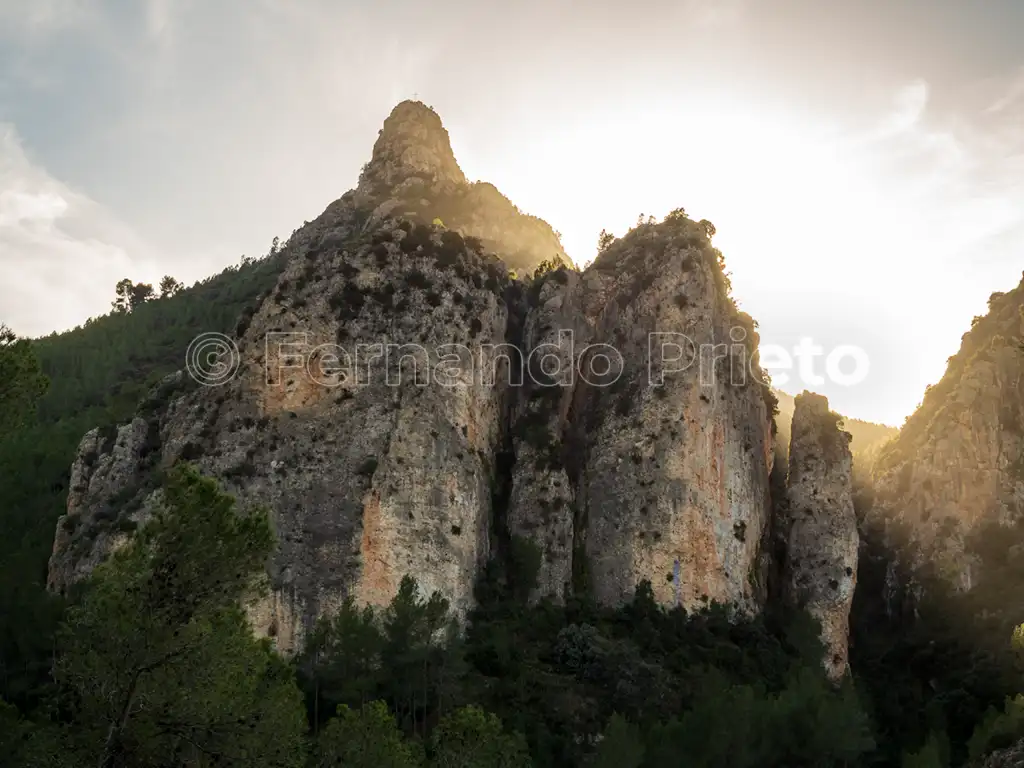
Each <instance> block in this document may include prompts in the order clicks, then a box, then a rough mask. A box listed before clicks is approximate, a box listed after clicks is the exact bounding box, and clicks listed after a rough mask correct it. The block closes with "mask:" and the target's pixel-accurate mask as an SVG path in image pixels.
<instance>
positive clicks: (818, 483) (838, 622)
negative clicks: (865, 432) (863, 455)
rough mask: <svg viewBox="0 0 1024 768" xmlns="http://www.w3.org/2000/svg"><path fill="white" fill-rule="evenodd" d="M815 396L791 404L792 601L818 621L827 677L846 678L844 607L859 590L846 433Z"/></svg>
mask: <svg viewBox="0 0 1024 768" xmlns="http://www.w3.org/2000/svg"><path fill="white" fill-rule="evenodd" d="M839 421H840V417H839V415H838V414H835V413H832V412H831V411H830V410H829V408H828V400H827V399H825V398H824V397H822V396H821V395H815V394H812V393H810V392H804V393H803V394H801V395H798V396H797V398H796V405H795V410H794V413H793V432H792V441H791V443H790V450H789V477H788V487H787V496H788V508H789V513H790V516H791V519H790V520H789V543H788V547H787V563H786V567H787V576H788V583H789V590H790V595H791V598H792V599H793V600H794V601H795V602H796V604H797V605H799V606H801V607H804V608H806V609H807V611H808V613H810V614H811V616H813V617H814V618H815V619H817V620H818V621H819V622H820V623H821V639H822V641H823V642H824V644H825V648H826V656H825V660H824V665H825V671H826V672H827V673H828V675H829V677H831V678H832V679H833V680H838V679H839V678H841V677H842V676H843V675H844V674H845V673H846V668H847V658H848V655H847V650H848V648H847V644H848V633H849V619H850V606H851V604H852V603H853V592H854V588H855V587H856V585H857V547H858V545H859V542H860V537H859V536H858V533H857V518H856V515H855V513H854V509H853V487H852V472H853V459H852V456H851V453H850V445H849V443H850V440H849V434H848V433H846V432H844V431H843V430H842V429H841V428H840V426H839Z"/></svg>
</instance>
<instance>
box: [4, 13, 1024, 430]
mask: <svg viewBox="0 0 1024 768" xmlns="http://www.w3.org/2000/svg"><path fill="white" fill-rule="evenodd" d="M1022 35H1024V3H1021V2H1019V0H987V2H985V3H973V4H967V3H964V2H962V1H960V0H886V1H885V2H881V1H880V0H861V1H860V2H855V3H854V2H849V1H848V0H844V2H838V1H837V0H757V2H755V1H754V0H674V1H673V2H656V1H654V0H634V2H631V3H622V2H614V3H612V2H604V0H589V1H588V2H569V1H568V0H521V1H519V2H514V3H510V2H507V1H506V2H501V3H498V2H490V1H489V0H473V2H470V1H469V0H457V1H455V0H451V1H447V0H439V1H438V2H434V3H429V4H428V3H418V2H411V0H404V1H402V2H399V1H397V0H374V1H373V2H369V1H368V0H366V1H364V2H346V1H345V0H102V1H101V0H95V1H92V2H90V1H89V0H32V2H25V1H24V0H0V321H3V322H6V323H7V324H8V325H10V326H11V327H13V328H14V330H15V331H17V332H19V333H21V334H24V335H30V336H37V335H43V334H46V333H49V332H52V331H59V330H64V329H68V328H72V327H75V326H76V325H79V324H80V323H82V322H84V321H85V319H86V318H88V317H90V316H96V315H100V314H103V313H105V312H106V311H108V310H109V305H110V301H111V299H112V298H113V292H114V285H115V283H116V282H117V281H118V280H119V279H121V278H123V277H130V278H132V279H134V280H144V281H147V282H150V281H158V280H159V278H160V277H161V276H162V275H164V274H170V275H172V276H174V277H176V278H178V279H179V280H182V281H184V282H186V283H192V282H194V281H196V280H198V279H201V278H203V277H206V276H208V275H210V274H212V273H214V272H217V271H220V270H221V269H223V268H224V267H225V266H227V265H229V264H233V263H237V262H238V260H239V258H240V257H241V256H242V255H243V254H246V255H250V256H252V255H259V254H262V253H265V252H266V250H267V249H268V247H269V244H270V242H271V240H272V239H273V237H275V236H280V237H281V238H282V239H285V238H287V236H288V235H289V234H290V233H291V232H292V231H293V230H294V229H295V228H297V227H298V226H300V225H301V224H302V223H303V222H304V221H306V220H311V219H313V218H315V217H316V216H317V215H319V213H320V212H321V211H322V210H323V209H324V208H325V207H326V206H327V204H328V203H330V202H331V201H332V200H334V199H336V198H338V197H340V196H341V195H342V194H343V193H344V192H345V191H346V190H348V189H350V188H351V187H353V186H354V185H355V182H356V179H357V177H358V173H359V169H360V168H361V166H362V164H363V163H364V162H366V160H367V159H369V155H370V150H371V148H372V145H373V142H374V140H375V139H376V136H377V131H378V130H379V128H380V124H381V123H382V122H383V120H384V118H385V117H386V116H387V114H388V113H389V112H390V110H391V108H392V107H393V106H394V105H395V104H396V103H398V102H399V101H401V100H403V99H406V98H417V99H420V100H422V101H424V102H425V103H427V104H429V105H431V106H432V107H433V108H434V109H435V110H437V112H438V113H439V114H440V115H441V117H442V119H443V121H444V123H445V125H446V127H447V128H448V130H449V133H450V134H451V137H452V145H453V148H454V150H455V154H456V157H457V158H458V160H459V163H460V164H461V166H462V168H463V170H464V171H465V172H466V175H467V176H468V177H470V178H471V179H481V180H486V181H490V182H492V183H493V184H495V185H496V186H497V187H498V188H499V189H500V190H502V192H504V193H505V194H506V195H507V196H508V197H509V198H510V199H512V200H513V201H514V202H515V203H516V204H517V205H518V206H519V207H520V208H521V209H523V210H525V211H527V212H529V213H533V214H535V215H538V216H541V217H542V218H545V219H546V220H547V221H549V222H550V223H551V225H552V226H553V227H554V228H555V229H556V230H558V231H559V232H561V233H562V236H563V242H564V245H565V247H566V250H567V252H568V253H569V254H570V256H572V257H573V258H574V259H575V260H576V261H577V262H579V263H585V262H587V261H589V260H590V259H592V258H593V256H594V255H595V251H596V243H597V236H598V233H599V232H600V231H601V230H602V229H607V230H609V231H611V232H613V233H615V234H620V235H621V234H624V233H625V232H626V230H628V228H629V227H630V226H631V225H632V224H633V223H635V221H636V219H637V217H638V215H639V214H641V213H643V214H653V215H656V216H659V217H660V216H663V215H664V214H665V213H667V212H668V211H670V210H672V209H674V208H678V207H684V208H685V209H686V210H687V212H688V213H689V214H690V215H691V217H693V218H707V219H709V220H711V221H712V222H714V224H715V226H716V228H717V234H716V236H715V244H716V246H717V247H719V248H720V249H721V250H722V251H723V253H724V255H725V259H726V263H727V267H728V269H729V271H730V272H731V279H732V283H733V292H734V295H735V296H736V298H737V300H738V301H739V303H740V305H741V307H742V308H743V309H744V310H745V311H747V312H749V313H750V314H751V315H753V317H754V318H755V319H756V320H757V321H758V323H759V325H760V333H761V339H762V345H765V347H766V348H767V347H768V346H769V345H770V348H771V350H772V362H773V363H774V364H775V365H774V367H773V369H772V373H773V377H774V379H775V381H776V383H777V384H779V385H780V386H781V388H783V389H786V390H787V391H790V392H799V391H801V390H802V389H804V388H808V389H812V390H816V391H820V392H822V393H823V394H825V395H827V396H828V397H829V398H830V402H831V405H832V407H833V408H834V409H835V410H837V411H839V412H841V413H844V414H845V415H847V416H852V417H857V418H863V419H868V420H872V421H880V422H885V423H889V424H894V425H899V424H901V423H902V422H903V419H904V418H905V417H906V416H907V415H908V414H909V413H910V412H911V411H912V410H913V409H914V408H915V407H916V405H917V404H918V403H919V402H920V400H921V397H922V395H923V392H924V388H925V386H926V385H928V384H930V383H934V382H935V381H937V380H938V379H939V378H940V377H941V375H942V373H943V371H944V369H945V363H946V359H947V358H948V357H949V356H950V355H952V354H954V353H955V352H956V350H957V349H958V347H959V344H960V337H961V335H962V334H963V333H964V332H965V331H966V330H967V329H968V328H969V327H970V323H971V319H972V318H973V317H974V316H975V315H978V314H983V313H984V312H985V311H986V302H987V299H988V297H989V295H990V294H991V293H993V292H995V291H1007V290H1010V289H1011V288H1013V287H1014V286H1016V285H1017V283H1018V282H1019V281H1020V278H1021V270H1022V269H1024V47H1022V46H1020V44H1019V40H1020V39H1021V37H1022ZM804 339H806V340H807V341H805V342H803V343H804V344H805V346H804V347H801V349H812V350H814V349H817V350H820V352H821V354H820V355H819V356H818V357H816V358H813V361H812V362H813V368H812V369H811V370H810V371H803V372H801V370H800V366H799V364H798V363H797V361H796V360H797V359H796V358H794V357H793V354H792V353H793V350H795V349H797V348H798V345H799V344H800V343H801V340H804ZM806 345H809V347H808V346H806ZM851 350H853V351H851ZM857 350H860V352H857ZM829 354H832V355H833V362H834V363H835V365H834V366H833V372H834V373H835V372H837V375H833V376H829V375H826V374H827V371H826V365H825V362H824V361H825V358H826V356H827V355H829ZM787 355H789V357H790V358H791V360H792V361H793V365H792V367H791V368H788V367H787V366H786V365H785V363H786V359H785V358H786V356H787ZM804 359H806V360H811V358H810V357H805V358H804ZM858 361H859V362H858ZM865 362H866V365H865ZM858 365H860V366H861V367H860V368H859V369H858V368H857V366H858ZM836 366H838V368H836Z"/></svg>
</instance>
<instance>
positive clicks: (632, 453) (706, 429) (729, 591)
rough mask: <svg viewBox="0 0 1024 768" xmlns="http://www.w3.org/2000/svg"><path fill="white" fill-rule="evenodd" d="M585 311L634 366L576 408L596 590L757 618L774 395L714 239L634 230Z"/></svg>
mask: <svg viewBox="0 0 1024 768" xmlns="http://www.w3.org/2000/svg"><path fill="white" fill-rule="evenodd" d="M579 304H580V305H581V307H582V308H583V314H584V317H585V318H586V320H587V322H588V324H589V326H590V327H591V329H592V333H591V343H596V344H606V345H608V346H609V347H613V348H615V349H616V350H618V351H619V352H620V353H621V355H622V363H623V366H622V373H621V376H620V377H619V378H617V379H616V380H615V381H614V382H612V383H604V382H600V383H587V382H584V384H583V386H581V387H580V390H579V392H578V393H577V396H576V402H575V404H574V408H575V412H576V413H577V414H578V417H577V419H576V423H575V424H574V425H573V430H572V438H573V440H574V445H576V446H578V449H579V450H580V451H581V452H582V455H583V458H582V461H581V462H580V463H579V465H578V469H577V470H576V472H575V475H576V477H577V484H578V488H579V494H580V501H579V505H580V507H581V508H582V509H583V510H584V520H583V522H584V526H585V530H584V543H583V546H582V547H581V549H582V551H583V552H584V553H585V556H586V559H585V562H584V563H582V565H583V566H584V567H585V572H586V575H587V579H588V581H589V584H590V586H591V587H592V589H593V590H594V593H595V595H596V596H597V598H598V599H599V600H600V601H602V602H605V603H610V604H614V603H619V602H621V601H623V600H625V599H627V598H629V597H630V596H631V595H632V593H633V590H634V589H635V587H636V585H637V583H638V582H639V581H641V580H645V579H646V580H649V581H650V582H651V586H652V589H653V592H654V596H655V599H656V600H657V601H658V602H660V603H662V604H664V605H682V606H684V607H687V608H693V607H696V606H702V605H705V604H708V603H709V602H712V601H718V602H722V603H726V604H731V605H735V606H739V607H742V608H745V609H755V608H756V607H758V606H759V605H760V602H761V600H762V597H763V593H762V589H761V584H762V581H763V580H762V578H761V577H762V573H761V572H762V564H761V563H760V562H759V557H760V555H761V554H762V551H763V550H762V544H763V538H764V534H765V531H766V527H767V525H768V522H769V510H770V500H769V495H768V477H769V473H770V471H771V462H772V455H773V454H772V430H771V420H772V414H771V411H770V396H769V395H768V393H767V389H766V387H765V385H764V384H763V382H762V378H763V377H762V374H761V371H760V368H759V367H758V365H757V358H756V350H757V336H756V333H755V331H754V326H753V322H752V321H751V320H750V318H749V317H747V316H745V315H743V314H742V313H739V312H737V310H736V307H735V305H734V303H733V302H732V299H731V298H730V297H729V296H728V290H727V285H726V282H725V279H724V276H723V274H722V268H721V265H720V263H719V259H718V255H717V252H716V251H715V250H714V249H713V248H712V247H711V245H710V242H709V238H708V235H707V231H706V230H705V229H704V226H703V225H702V224H699V223H697V222H693V221H691V220H689V219H685V218H682V217H680V218H676V219H671V220H667V221H666V222H664V223H662V224H658V225H653V224H648V225H645V226H643V227H640V228H638V229H636V230H634V231H633V232H631V233H630V235H629V236H627V237H626V238H624V239H623V240H621V241H619V242H617V243H615V244H613V245H612V246H611V247H610V248H609V249H608V250H607V251H606V252H605V253H603V254H602V255H601V256H600V257H599V258H598V259H597V260H596V262H595V263H594V265H593V267H592V268H591V269H589V270H588V271H587V272H586V273H584V275H583V280H582V290H581V298H580V300H579ZM663 345H667V346H663ZM600 351H601V350H600V348H598V350H597V351H596V352H595V354H598V353H600ZM676 357H682V358H683V359H682V360H679V361H676V362H666V363H664V364H662V363H661V362H660V361H661V360H662V359H668V360H673V359H674V358H676ZM581 367H582V368H583V369H588V368H589V367H590V366H589V364H588V361H587V360H584V362H583V364H582V366H581Z"/></svg>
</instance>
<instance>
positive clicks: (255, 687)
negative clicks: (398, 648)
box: [55, 466, 305, 768]
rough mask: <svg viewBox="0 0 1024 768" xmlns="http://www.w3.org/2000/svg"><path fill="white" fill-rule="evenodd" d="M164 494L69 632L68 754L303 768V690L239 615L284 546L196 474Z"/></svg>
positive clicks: (64, 669) (59, 669) (62, 658)
mask: <svg viewBox="0 0 1024 768" xmlns="http://www.w3.org/2000/svg"><path fill="white" fill-rule="evenodd" d="M163 495H164V501H163V506H162V508H161V509H159V510H157V511H156V512H155V513H154V516H153V519H152V520H151V521H150V522H149V523H148V524H147V525H145V526H144V527H143V528H142V529H141V530H140V531H139V533H137V534H136V536H135V537H133V539H132V541H131V542H129V543H128V544H127V545H126V546H124V547H123V548H122V549H121V550H119V551H118V552H116V553H115V554H114V555H112V556H111V558H110V559H109V560H108V561H107V562H106V563H104V564H103V565H100V566H99V567H97V568H96V569H95V571H94V572H93V574H92V576H91V577H90V578H89V580H88V583H87V585H86V591H85V594H84V597H83V599H82V601H81V603H80V604H78V605H76V606H74V607H73V608H71V609H70V611H69V613H68V617H67V621H66V624H65V626H64V627H63V629H62V632H61V633H60V637H59V652H58V657H57V663H56V670H55V672H56V679H57V682H58V683H59V684H60V686H61V688H62V690H63V691H64V697H65V700H66V701H69V702H73V705H72V710H73V722H72V724H71V727H69V728H68V729H67V731H66V733H65V747H66V748H68V749H69V750H71V751H72V752H73V754H74V755H75V756H76V758H77V759H78V760H79V761H80V762H81V764H89V765H99V766H100V767H101V768H113V767H114V766H139V767H140V768H143V767H145V766H163V765H168V764H174V765H197V766H198V765H211V764H217V765H237V766H268V767H269V766H298V765H301V763H302V757H303V754H302V738H303V733H304V731H305V722H304V720H305V718H304V716H303V712H302V705H301V694H300V693H299V691H298V688H297V686H296V685H295V682H294V678H293V675H292V673H291V671H290V669H289V668H288V666H287V665H286V664H285V663H284V662H283V661H282V660H280V659H279V658H278V657H277V656H276V655H275V654H274V653H273V651H272V650H271V649H270V647H269V644H268V643H267V642H266V641H257V640H255V639H254V638H253V636H252V630H251V628H250V626H249V624H248V622H247V621H246V618H245V615H244V612H243V610H242V607H241V605H242V601H243V599H245V598H247V597H251V596H253V595H254V592H255V591H256V590H255V587H256V585H257V583H258V582H259V581H260V577H261V576H262V573H263V563H264V561H265V559H266V558H267V556H268V555H269V553H270V551H271V548H272V546H273V537H272V535H271V531H270V525H269V522H268V520H267V516H266V514H264V513H251V514H248V515H241V514H239V513H238V512H236V510H235V503H234V499H233V498H232V497H230V496H228V495H226V494H224V493H222V492H221V491H220V489H219V488H218V486H217V484H216V483H215V482H214V481H213V480H210V479H206V478H203V477H201V476H199V474H198V473H197V472H196V471H195V470H194V469H192V468H190V467H187V466H184V467H181V468H179V469H176V470H175V471H174V472H173V474H172V475H171V477H170V479H169V481H168V483H167V484H166V486H165V488H164V494H163Z"/></svg>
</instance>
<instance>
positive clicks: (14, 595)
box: [0, 246, 283, 701]
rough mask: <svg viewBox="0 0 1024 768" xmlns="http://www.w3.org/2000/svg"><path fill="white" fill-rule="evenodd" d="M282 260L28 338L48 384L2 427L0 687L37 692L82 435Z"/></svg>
mask: <svg viewBox="0 0 1024 768" xmlns="http://www.w3.org/2000/svg"><path fill="white" fill-rule="evenodd" d="M282 267H283V257H281V256H280V255H278V252H277V248H276V246H275V247H274V248H273V249H272V252H271V253H270V254H269V255H267V256H266V257H264V258H262V259H258V260H253V259H244V260H243V261H242V263H241V264H240V265H239V266H235V267H230V268H228V269H226V270H225V271H224V272H222V273H220V274H218V275H215V276H213V277H211V278H208V279H206V280H203V281H202V282H199V283H197V284H196V285H194V286H192V287H190V288H187V289H184V290H180V291H176V292H173V295H169V296H166V297H165V298H150V299H149V300H141V301H138V300H137V301H136V306H135V307H134V308H131V307H129V306H123V308H122V309H121V310H120V311H118V310H115V311H112V312H111V313H110V314H108V315H105V316H103V317H99V318H94V319H91V320H89V321H87V322H86V323H85V325H84V326H81V327H79V328H76V329H74V330H72V331H68V332H66V333H61V334H53V335H50V336H47V337H45V338H42V339H38V340H35V341H33V342H31V348H32V350H33V352H34V354H35V356H36V358H37V359H38V361H39V364H40V366H41V369H42V372H43V373H44V374H45V375H46V376H47V377H48V379H49V386H48V388H47V390H46V392H45V394H44V395H43V396H42V398H41V399H39V401H38V404H37V406H36V408H35V412H34V413H32V414H28V415H27V416H26V417H23V418H19V419H18V423H17V424H14V425H12V426H11V427H9V428H7V429H5V430H4V431H3V433H2V434H0V530H2V531H3V536H2V537H0V627H3V632H2V633H0V698H4V699H6V700H8V701H22V700H25V698H26V697H29V698H31V694H32V689H33V687H34V686H35V685H36V683H37V682H38V679H39V674H40V672H41V670H40V669H39V668H38V664H39V663H42V662H46V661H47V658H46V655H45V649H46V648H47V647H48V646H49V644H50V639H49V638H50V634H51V633H50V631H49V628H50V627H52V621H53V618H54V615H55V614H54V612H53V608H52V600H51V599H50V598H49V597H48V596H47V595H46V593H45V590H44V587H45V584H46V563H47V558H48V557H49V554H50V548H51V546H52V543H53V531H54V526H55V524H56V520H57V518H58V517H59V516H60V515H61V514H62V513H63V510H64V505H65V500H66V492H67V481H68V473H69V471H70V469H71V462H72V460H73V458H74V456H75V451H76V449H77V448H78V444H79V441H80V440H81V438H82V436H83V435H84V434H85V433H86V432H87V431H88V430H90V429H93V428H96V427H100V428H108V429H109V428H113V427H114V426H115V425H116V424H118V423H119V422H122V421H124V420H126V419H129V418H131V416H132V414H133V413H134V412H135V408H136V406H137V405H138V402H139V399H140V398H141V396H142V395H143V394H144V393H145V392H146V391H147V390H148V389H149V388H150V387H151V386H152V385H153V384H154V383H156V382H157V381H159V380H160V379H161V378H162V377H164V376H166V375H167V374H169V373H171V372H173V371H175V370H178V369H180V368H181V367H183V364H184V360H185V351H186V349H187V348H188V345H189V342H190V341H191V340H192V339H193V338H194V337H195V336H196V335H198V334H199V333H204V332H219V333H226V334H231V333H233V331H234V328H235V325H236V323H237V322H238V320H239V318H240V317H241V316H242V315H243V313H244V312H246V311H247V310H249V309H251V308H252V307H253V306H254V305H255V303H256V302H257V300H258V299H259V297H260V295H261V294H264V293H266V292H268V291H269V290H271V288H272V287H273V285H274V283H275V281H276V279H277V275H278V274H279V273H280V271H281V269H282ZM111 295H112V296H114V286H111ZM40 652H44V653H43V656H42V657H40Z"/></svg>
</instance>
